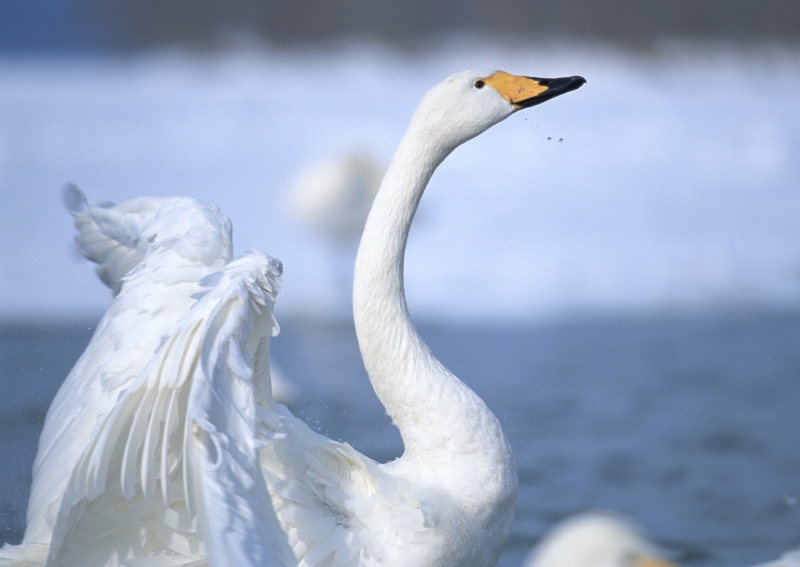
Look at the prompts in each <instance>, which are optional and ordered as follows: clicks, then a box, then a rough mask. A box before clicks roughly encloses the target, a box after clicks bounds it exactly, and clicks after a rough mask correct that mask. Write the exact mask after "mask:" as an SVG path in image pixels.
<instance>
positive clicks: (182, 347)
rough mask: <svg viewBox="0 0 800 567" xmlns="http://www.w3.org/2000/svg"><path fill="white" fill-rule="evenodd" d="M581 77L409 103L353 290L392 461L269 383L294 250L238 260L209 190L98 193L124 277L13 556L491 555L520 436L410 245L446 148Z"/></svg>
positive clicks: (490, 85)
mask: <svg viewBox="0 0 800 567" xmlns="http://www.w3.org/2000/svg"><path fill="white" fill-rule="evenodd" d="M584 83H585V80H584V79H583V78H581V77H569V78H562V79H537V78H530V77H519V76H513V75H509V74H508V73H505V72H502V71H497V72H493V71H465V72H461V73H457V74H455V75H453V76H451V77H449V78H448V79H446V80H445V81H443V82H442V83H440V84H439V85H437V86H435V87H434V88H433V89H431V90H430V91H429V92H428V93H427V94H426V95H425V97H424V98H423V99H422V102H421V103H420V105H419V107H418V108H417V110H416V112H415V113H414V116H413V117H412V119H411V123H410V125H409V128H408V131H407V133H406V135H405V137H404V138H403V140H402V141H401V143H400V146H399V148H398V150H397V152H396V154H395V156H394V159H393V161H392V163H391V165H390V166H389V170H388V171H387V173H386V176H385V178H384V181H383V183H382V185H381V189H380V191H379V192H378V195H377V197H376V199H375V202H374V203H373V207H372V211H371V212H370V215H369V218H368V220H367V223H366V226H365V229H364V235H363V237H362V241H361V246H360V248H359V252H358V257H357V260H356V273H355V280H354V290H353V304H354V318H355V324H356V331H357V334H358V339H359V345H360V348H361V353H362V357H363V359H364V364H365V366H366V368H367V371H368V373H369V376H370V380H371V382H372V385H373V387H374V389H375V392H376V393H377V395H378V397H379V398H380V400H381V401H382V402H383V404H384V406H385V408H386V411H387V413H388V414H389V415H390V416H391V418H392V419H393V421H394V423H395V424H396V425H397V427H398V429H399V430H400V434H401V436H402V439H403V443H404V445H405V452H404V454H403V456H402V457H400V458H399V459H397V460H395V461H392V462H390V463H387V464H379V463H376V462H375V461H372V460H371V459H369V458H367V457H365V456H364V455H361V454H360V453H358V452H357V451H355V450H354V449H353V448H352V447H350V446H349V445H348V444H346V443H339V442H335V441H332V440H330V439H328V438H326V437H323V436H322V435H319V434H317V433H315V432H314V431H312V430H311V429H310V428H309V427H308V426H306V425H305V423H303V422H302V421H300V420H298V419H297V418H295V417H294V416H293V415H292V414H291V412H289V410H287V409H286V408H285V407H284V406H281V405H277V404H275V402H274V400H273V398H272V395H271V391H270V380H269V337H270V336H271V335H273V334H274V333H275V332H276V331H277V325H276V323H275V321H274V319H273V317H272V307H273V302H274V297H275V294H276V293H277V291H278V288H279V280H278V276H279V273H280V271H281V267H280V264H279V263H278V262H277V261H275V260H273V259H271V258H269V257H267V256H264V255H262V254H259V253H256V252H253V253H250V254H247V255H245V256H244V257H242V258H240V259H238V260H235V261H231V239H230V223H229V221H228V220H227V219H226V218H225V217H223V216H222V215H221V214H220V213H219V211H218V210H217V209H215V208H213V207H210V206H208V205H205V204H202V203H199V202H197V201H193V200H191V199H183V198H172V199H159V198H151V197H143V198H139V199H132V200H130V201H126V202H124V203H121V204H119V205H117V206H116V207H114V208H111V209H108V210H107V212H108V215H106V216H103V215H101V214H98V215H97V218H95V219H92V220H91V222H90V225H87V227H86V234H84V233H82V234H81V239H82V243H83V244H84V245H85V246H86V247H88V248H91V249H92V250H93V252H92V254H93V255H94V257H95V259H96V261H97V262H98V263H99V270H100V272H101V275H103V276H104V277H106V278H107V280H108V281H111V282H114V281H119V282H120V283H119V294H118V296H117V297H116V299H115V300H114V302H113V304H112V305H111V307H110V309H109V311H108V313H106V315H105V316H104V318H103V319H102V321H101V322H100V324H99V326H98V329H97V331H96V333H95V335H94V337H93V338H92V341H91V343H90V345H89V347H88V348H87V350H86V352H85V353H84V355H83V356H82V357H81V359H80V360H79V361H78V363H77V364H76V366H75V368H74V369H73V371H72V373H71V374H70V375H69V376H68V378H67V380H66V382H65V384H64V386H63V387H62V388H61V390H60V391H59V393H58V395H57V396H56V399H55V400H54V402H53V405H52V406H51V408H50V410H49V412H48V415H47V419H46V421H45V427H44V431H43V433H42V437H41V440H40V444H39V453H38V455H37V459H36V463H35V465H34V480H33V487H32V492H31V499H30V504H29V509H28V528H27V531H26V534H25V539H24V540H23V543H22V545H21V546H20V547H16V548H14V547H10V546H7V547H5V548H3V550H2V554H3V556H5V557H7V558H9V559H7V560H6V563H5V564H7V565H24V564H34V565H41V564H42V563H43V562H44V561H45V559H46V565H48V566H65V567H75V566H78V565H81V566H89V565H91V566H92V567H101V566H108V567H111V566H113V567H122V566H123V565H124V566H131V565H137V566H138V565H142V566H144V565H147V566H148V567H150V566H159V567H160V566H162V565H163V566H174V565H183V566H187V567H188V566H189V565H192V566H198V567H199V566H201V565H210V566H213V567H229V566H231V565H236V566H237V567H264V566H266V565H282V566H287V565H294V564H296V563H295V561H297V562H299V563H300V564H301V565H320V566H323V565H387V566H388V565H391V566H401V567H402V566H406V565H407V566H414V567H419V566H428V565H431V566H432V565H437V566H449V565H460V566H473V565H474V566H489V565H494V563H495V562H496V560H497V557H498V556H499V554H500V551H501V549H502V547H503V544H504V543H505V541H506V538H507V537H508V534H509V531H510V529H511V523H512V520H513V509H514V502H515V499H516V493H517V475H516V470H515V467H514V462H513V458H512V455H511V450H510V448H509V446H508V442H507V441H506V438H505V436H504V435H503V431H502V429H501V427H500V424H499V422H498V421H497V419H496V418H495V416H494V415H493V414H492V413H491V411H489V409H488V408H487V407H486V405H485V404H484V403H483V402H482V401H481V399H480V398H478V396H476V395H475V394H474V393H473V392H472V391H471V390H470V389H469V388H468V387H467V386H466V385H464V384H463V383H462V382H460V381H459V380H458V379H457V378H456V377H455V376H453V375H452V374H451V373H450V372H449V371H448V370H447V369H446V368H444V366H442V364H441V363H439V361H438V360H436V358H434V357H433V355H432V354H431V352H430V351H429V350H428V348H427V346H426V345H425V343H424V342H423V341H422V339H421V338H420V337H419V335H418V334H417V332H416V330H415V328H414V326H413V325H412V323H411V320H410V318H409V314H408V310H407V308H406V302H405V295H404V292H403V256H404V251H405V247H406V240H407V237H408V231H409V227H410V225H411V221H412V219H413V217H414V212H415V211H416V208H417V205H418V203H419V200H420V198H421V196H422V193H423V191H424V189H425V186H426V185H427V183H428V180H429V179H430V177H431V175H432V174H433V172H434V170H435V169H436V167H437V166H438V165H439V164H440V163H441V162H442V160H444V159H445V157H447V155H448V154H449V153H450V152H451V151H453V150H454V149H455V148H456V147H457V146H459V145H460V144H462V143H464V142H465V141H467V140H469V139H471V138H473V137H475V136H477V135H478V134H480V133H481V132H483V131H484V130H486V129H487V128H489V127H490V126H492V125H494V124H496V123H498V122H500V121H501V120H503V119H505V118H507V117H508V116H510V115H511V114H513V113H514V112H516V111H517V110H520V109H522V108H527V107H530V106H534V105H536V104H539V103H541V102H544V101H547V100H549V99H551V98H554V97H556V96H558V95H561V94H564V93H566V92H570V91H572V90H575V89H577V88H579V87H580V86H581V85H583V84H584ZM79 228H80V227H79ZM138 251H144V260H143V261H141V263H139V264H136V265H133V264H135V262H134V261H133V259H132V258H133V256H132V255H131V254H135V253H137V252H138ZM273 509H274V511H273ZM278 523H279V524H280V528H282V530H281V529H280V528H279V527H278ZM290 548H291V549H290ZM292 554H293V556H294V557H292ZM26 562H27V563H26Z"/></svg>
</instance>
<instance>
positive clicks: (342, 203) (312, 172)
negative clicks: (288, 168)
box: [287, 151, 385, 318]
mask: <svg viewBox="0 0 800 567" xmlns="http://www.w3.org/2000/svg"><path fill="white" fill-rule="evenodd" d="M384 172H385V169H384V168H383V167H382V166H381V165H380V164H379V162H378V160H377V159H376V158H375V157H373V156H371V155H370V154H368V153H366V152H360V151H349V152H347V153H344V154H341V155H338V156H333V157H328V158H324V159H320V160H319V161H314V162H311V163H308V164H306V165H305V166H303V167H302V168H301V169H300V170H299V171H298V172H297V173H296V174H295V175H294V177H293V178H292V180H291V182H290V184H289V193H288V199H287V211H288V212H289V214H290V215H291V217H292V218H293V219H295V220H296V221H297V222H298V223H300V224H301V225H303V226H304V227H305V228H307V229H309V230H312V231H314V232H316V233H317V234H318V235H320V236H321V237H322V238H323V240H324V241H325V245H326V246H327V250H328V259H329V265H330V269H331V273H332V275H333V281H334V286H335V293H336V295H337V296H338V305H337V306H336V307H337V309H336V310H335V311H334V312H332V314H333V315H335V316H339V317H345V318H350V316H351V314H350V295H351V293H352V283H353V278H352V275H353V262H354V260H355V253H356V249H357V248H358V241H359V239H360V238H361V231H362V230H363V229H364V223H365V222H367V215H369V210H370V207H371V206H372V201H373V200H374V199H375V195H376V194H377V193H378V188H379V187H380V185H381V180H382V179H383V174H384Z"/></svg>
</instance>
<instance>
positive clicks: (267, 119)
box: [0, 0, 800, 320]
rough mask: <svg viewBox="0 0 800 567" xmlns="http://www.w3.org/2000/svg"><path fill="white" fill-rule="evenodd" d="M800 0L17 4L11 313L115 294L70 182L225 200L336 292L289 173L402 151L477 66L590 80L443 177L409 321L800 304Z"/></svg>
mask: <svg viewBox="0 0 800 567" xmlns="http://www.w3.org/2000/svg"><path fill="white" fill-rule="evenodd" d="M798 21H800V5H796V4H793V3H788V2H778V1H774V2H763V3H758V4H756V3H752V2H746V1H745V0H733V1H731V0H728V1H723V0H706V1H700V2H688V1H681V2H672V3H664V2H635V1H633V0H618V1H616V2H603V3H595V2H589V1H588V0H581V1H578V2H571V3H568V4H566V3H557V2H522V1H521V0H504V1H502V2H488V1H487V2H455V1H452V2H434V3H432V2H427V3H423V2H410V3H402V4H400V3H389V2H379V3H374V2H368V1H366V0H363V1H355V0H352V1H348V2H339V3H331V2H323V1H322V0H302V1H300V2H292V3H288V2H286V3H259V2H255V1H251V0H247V1H242V2H237V3H233V4H223V3H221V2H211V1H207V0H202V1H192V2H189V1H188V0H186V1H183V0H181V1H172V2H157V1H142V2H137V3H124V2H121V3H103V2H99V1H94V0H82V1H77V0H72V1H68V0H53V1H51V2H48V3H42V4H36V5H34V4H31V3H27V2H22V1H20V0H12V1H9V2H6V3H3V4H2V5H0V77H2V79H3V80H2V82H0V148H2V151H0V194H2V198H3V207H2V209H1V210H0V220H2V226H0V235H2V244H0V246H1V248H0V250H2V256H3V259H4V262H3V270H2V273H0V289H2V294H0V320H19V319H32V318H39V319H48V318H76V317H96V315H97V314H98V313H100V312H102V310H103V309H104V308H105V306H106V305H107V302H108V294H107V293H106V292H105V290H104V289H103V288H102V286H101V284H100V283H99V282H97V281H96V278H95V277H94V274H93V273H92V271H91V269H90V267H89V266H88V263H86V262H85V261H81V260H79V259H78V258H77V254H75V253H74V251H72V250H71V243H72V231H73V229H72V227H71V219H70V218H69V215H68V214H67V212H66V211H65V210H64V208H63V206H62V205H61V203H60V199H59V191H60V189H61V187H63V185H64V184H65V183H67V182H74V183H76V184H77V185H78V186H79V187H81V188H82V189H83V190H84V191H85V192H86V193H87V195H88V196H89V197H90V199H92V200H94V201H95V202H102V201H120V200H124V199H126V198H130V197H133V196H136V195H141V194H155V195H175V194H177V195H190V196H194V197H197V198H200V199H203V200H205V201H207V202H210V203H212V204H215V205H217V206H219V207H220V208H221V209H222V211H223V212H224V213H225V214H226V215H228V216H229V217H230V218H231V220H232V221H233V224H234V227H235V229H234V234H235V243H236V246H237V253H241V252H242V251H244V250H245V249H246V247H247V246H252V247H255V248H258V249H261V250H263V251H265V252H267V253H269V254H272V255H274V256H276V257H278V258H280V259H281V260H283V262H284V264H285V266H286V275H285V277H284V289H283V291H282V292H281V295H280V297H279V299H278V301H279V304H278V315H279V316H281V315H282V314H283V315H285V314H294V315H297V314H303V315H316V316H318V315H320V314H326V313H328V314H329V313H330V309H331V306H335V305H341V302H340V301H339V300H338V298H337V297H336V296H335V295H336V293H337V291H336V289H335V288H336V286H335V284H334V282H333V280H332V277H331V276H330V271H329V270H328V263H329V261H328V260H327V259H326V258H325V253H326V247H325V246H324V245H323V243H321V242H320V239H319V238H318V236H315V235H313V234H310V233H308V232H307V231H304V230H303V228H302V227H301V226H297V224H296V223H293V222H292V221H291V219H287V215H286V212H285V209H284V207H283V203H284V202H285V198H286V192H287V190H288V187H289V185H290V180H291V179H292V177H293V176H294V175H296V173H297V171H298V170H299V169H300V168H302V167H303V165H304V164H306V163H310V162H313V161H315V160H317V159H320V158H326V157H331V156H336V155H341V154H345V153H348V152H351V151H362V150H368V151H369V153H371V154H373V155H375V156H376V158H378V159H379V160H382V161H383V162H384V163H388V162H389V160H390V158H391V155H392V153H393V151H394V148H395V146H396V144H397V143H398V141H399V140H400V137H401V136H402V134H403V131H404V130H405V126H406V124H407V122H408V118H409V117H410V115H411V113H412V112H413V109H414V107H415V105H416V103H417V102H418V100H419V98H420V97H421V96H422V94H424V92H425V91H426V90H427V89H428V88H430V87H431V86H432V85H433V84H435V83H436V82H438V81H440V80H441V79H442V78H444V77H445V76H447V75H449V74H450V73H452V72H455V71H458V70H461V69H463V68H470V67H487V68H495V67H502V68H505V69H507V70H509V71H512V72H518V73H525V74H534V75H539V76H553V75H559V76H560V75H571V74H582V75H584V76H586V77H587V78H588V80H589V84H588V85H587V87H586V88H585V89H582V90H581V91H580V92H577V93H574V94H570V95H569V96H567V97H564V98H563V99H559V100H557V101H553V102H551V103H548V104H546V105H543V106H541V107H537V108H536V109H533V110H530V111H525V112H522V113H519V114H518V115H516V116H514V117H512V118H511V119H509V120H508V121H506V122H505V123H504V124H501V125H500V126H498V127H496V128H493V129H492V130H491V131H490V132H488V133H487V134H485V135H483V136H481V137H479V138H478V139H476V140H473V141H471V142H469V143H468V144H466V145H465V146H464V147H463V148H460V149H459V150H457V151H456V152H455V153H454V154H453V156H451V157H450V158H449V159H448V160H447V161H446V162H445V164H444V165H443V166H442V168H441V169H440V171H439V172H438V173H437V174H436V175H435V176H434V178H433V180H432V183H431V187H430V189H429V191H428V192H427V194H426V196H425V198H424V199H423V202H422V213H423V219H422V222H421V223H419V224H418V225H415V227H414V230H412V235H411V241H410V245H409V251H408V259H407V262H406V275H407V291H408V295H409V305H410V307H411V310H412V314H413V315H414V316H415V317H425V318H455V319H467V320H470V319H501V320H519V319H530V318H542V317H551V316H556V317H560V316H564V315H585V314H589V315H593V314H624V315H627V314H636V315H654V314H655V315H665V314H666V315H671V314H674V313H687V312H688V313H696V312H709V311H710V312H717V311H720V310H722V311H726V312H729V311H731V310H733V311H737V310H764V309H766V310H779V311H784V310H793V311H794V310H798V309H800V247H798V245H797V242H800V223H798V222H797V220H798V208H800V199H798V191H799V190H800V183H799V182H800V165H798V160H796V159H793V156H794V155H796V154H797V152H798V149H800V113H798V112H797V103H796V97H795V95H794V93H796V92H797V90H798V86H800V47H799V46H800V43H798V42H800V25H797V22H798ZM676 38H677V39H676ZM562 140H563V141H562Z"/></svg>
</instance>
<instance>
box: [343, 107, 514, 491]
mask: <svg viewBox="0 0 800 567" xmlns="http://www.w3.org/2000/svg"><path fill="white" fill-rule="evenodd" d="M420 122H421V121H419V120H417V121H415V120H412V124H411V126H410V127H409V131H408V133H407V134H406V136H405V138H404V139H403V141H402V142H401V143H400V147H399V148H398V150H397V153H396V154H395V156H394V159H393V160H392V163H391V165H390V166H389V170H388V171H387V173H386V176H385V178H384V180H383V184H382V185H381V188H380V191H379V192H378V195H377V197H376V198H375V202H374V204H373V206H372V210H371V211H370V215H369V219H368V220H367V224H366V227H365V228H364V234H363V236H362V238H361V245H360V247H359V250H358V258H357V259H356V270H355V278H354V285H353V311H354V316H355V326H356V333H357V334H358V342H359V346H360V348H361V355H362V357H363V359H364V365H365V367H366V369H367V372H368V373H369V377H370V380H371V381H372V385H373V387H374V388H375V392H376V394H377V395H378V397H379V398H380V400H381V402H383V405H384V406H385V407H386V412H387V413H388V414H389V416H390V417H391V418H392V420H393V421H394V424H395V425H396V426H397V428H398V429H399V430H400V435H401V436H402V438H403V443H404V445H405V454H404V455H403V460H404V461H405V462H408V463H409V464H410V465H411V466H412V467H414V466H419V467H420V468H423V466H424V467H427V468H429V469H431V470H439V471H441V472H442V473H443V474H444V475H448V474H449V473H448V472H447V470H450V469H452V468H457V469H460V470H464V468H465V467H471V468H472V472H473V473H474V476H473V478H472V481H474V483H479V482H486V480H485V479H486V478H489V477H492V476H493V477H494V479H495V480H496V481H499V484H497V485H495V486H493V487H489V486H486V487H485V488H486V489H489V490H490V491H491V492H495V491H497V490H499V491H500V492H508V491H509V490H511V489H512V487H511V485H512V484H513V491H514V492H515V491H516V473H515V471H514V465H513V460H512V457H511V453H510V450H509V447H508V443H507V441H506V439H505V437H504V435H503V433H502V430H501V428H500V424H499V422H498V421H497V419H496V418H495V416H494V415H493V414H492V413H491V412H490V411H489V409H488V408H487V407H486V405H485V404H484V403H483V401H482V400H481V399H480V398H478V396H477V395H476V394H475V393H474V392H472V390H470V389H469V388H468V387H467V386H466V385H464V384H463V383H462V382H461V381H459V380H458V379H457V378H456V377H455V376H453V374H451V373H450V372H449V371H448V370H447V369H446V368H445V367H444V366H443V365H442V364H441V363H440V362H439V361H438V360H437V359H436V358H435V357H434V356H433V355H432V354H431V352H430V350H429V349H428V347H427V345H426V344H425V343H424V342H423V341H422V339H421V338H420V336H419V334H418V333H417V331H416V329H415V328H414V325H413V324H412V322H411V319H410V317H409V313H408V308H407V306H406V298H405V292H404V288H403V258H404V254H405V249H406V242H407V240H408V232H409V228H410V226H411V221H412V220H413V218H414V213H415V212H416V210H417V205H418V204H419V200H420V198H421V197H422V193H423V192H424V190H425V187H426V185H427V184H428V180H429V179H430V177H431V175H432V174H433V172H434V170H435V169H436V167H437V166H438V165H439V164H440V163H441V162H442V160H443V159H444V158H445V157H446V156H447V155H448V154H449V153H450V152H451V151H452V149H453V148H454V147H455V146H456V145H457V144H450V145H448V144H443V143H442V141H441V140H438V141H437V139H436V138H437V137H438V136H436V135H435V134H434V135H431V131H430V129H427V128H424V127H422V126H421V125H420V124H419V123H420ZM498 468H499V469H501V470H498ZM482 472H483V473H484V474H481V473H482ZM426 474H427V473H426ZM449 482H451V483H452V480H451V481H449ZM470 482H471V481H470ZM492 484H495V483H494V481H493V482H492ZM500 485H502V486H500ZM454 488H455V487H454ZM462 488H464V487H462ZM498 496H499V494H498Z"/></svg>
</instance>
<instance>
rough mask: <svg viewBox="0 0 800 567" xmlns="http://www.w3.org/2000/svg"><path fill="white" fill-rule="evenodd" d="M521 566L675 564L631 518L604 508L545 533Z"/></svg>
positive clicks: (670, 566)
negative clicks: (620, 515) (644, 534)
mask: <svg viewBox="0 0 800 567" xmlns="http://www.w3.org/2000/svg"><path fill="white" fill-rule="evenodd" d="M523 567H677V566H676V565H675V564H674V563H671V562H669V561H667V560H666V559H663V558H662V557H661V556H660V550H659V549H658V547H657V546H656V545H655V544H653V543H652V542H650V541H648V540H647V539H646V538H645V537H644V536H642V534H641V533H639V530H637V529H636V528H635V527H634V526H633V525H632V524H631V523H630V522H628V521H626V520H623V519H622V518H620V517H619V516H616V515H614V514H610V513H604V512H587V513H585V514H581V515H579V516H575V517H573V518H568V519H566V520H564V521H563V522H561V523H560V524H558V525H557V526H556V527H554V528H553V529H552V530H551V531H550V532H548V533H547V534H545V536H544V539H543V540H542V542H541V543H540V544H539V545H538V546H536V548H534V549H533V550H532V551H531V552H530V554H529V555H528V557H527V558H526V559H525V562H524V563H523Z"/></svg>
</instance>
